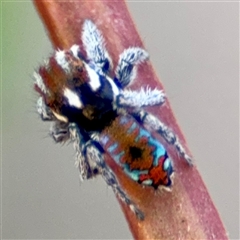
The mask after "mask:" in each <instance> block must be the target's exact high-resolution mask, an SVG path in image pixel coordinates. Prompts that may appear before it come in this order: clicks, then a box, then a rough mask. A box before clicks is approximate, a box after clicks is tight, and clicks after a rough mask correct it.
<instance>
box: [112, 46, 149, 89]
mask: <svg viewBox="0 0 240 240" xmlns="http://www.w3.org/2000/svg"><path fill="white" fill-rule="evenodd" d="M147 59H148V53H147V52H146V51H145V50H144V49H142V48H139V47H131V48H128V49H126V50H124V51H123V53H122V54H121V55H120V57H119V61H118V65H117V67H116V71H115V74H116V77H115V79H114V80H115V82H116V84H117V85H118V86H119V87H121V88H124V87H126V86H127V85H129V84H130V83H131V81H132V80H133V79H134V78H135V76H136V74H137V71H136V65H137V64H140V63H142V62H144V61H145V60H147Z"/></svg>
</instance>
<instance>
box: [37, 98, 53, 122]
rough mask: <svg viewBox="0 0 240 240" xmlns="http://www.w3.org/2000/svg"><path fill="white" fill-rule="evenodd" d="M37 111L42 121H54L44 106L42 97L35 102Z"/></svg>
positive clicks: (50, 112)
mask: <svg viewBox="0 0 240 240" xmlns="http://www.w3.org/2000/svg"><path fill="white" fill-rule="evenodd" d="M37 111H38V113H39V115H40V117H41V118H42V120H43V121H52V120H54V119H55V118H54V115H53V113H52V111H51V109H50V108H49V107H47V106H46V104H45V103H44V100H43V98H42V97H40V98H39V99H38V100H37Z"/></svg>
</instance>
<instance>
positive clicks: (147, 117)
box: [133, 109, 193, 165]
mask: <svg viewBox="0 0 240 240" xmlns="http://www.w3.org/2000/svg"><path fill="white" fill-rule="evenodd" d="M133 115H134V117H135V118H136V120H137V121H139V122H140V123H142V124H143V125H144V126H145V127H146V128H147V129H150V130H151V131H156V132H158V133H159V134H160V135H161V136H162V137H163V138H164V139H165V140H166V141H167V142H168V143H169V144H171V145H173V146H175V148H176V150H177V152H178V153H179V155H180V156H182V157H183V158H184V159H185V160H186V161H187V163H188V164H189V165H192V164H193V161H192V159H191V157H190V156H188V154H187V153H186V150H185V149H184V148H183V146H182V145H181V143H180V142H179V139H178V137H177V136H176V135H175V134H174V132H173V131H172V130H171V129H170V128H169V127H168V126H166V125H165V124H164V123H163V122H162V121H160V120H159V119H158V118H156V117H155V116H153V115H152V114H150V113H148V112H146V111H144V110H142V109H141V110H135V111H134V113H133Z"/></svg>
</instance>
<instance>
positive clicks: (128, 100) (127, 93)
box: [117, 88, 166, 108]
mask: <svg viewBox="0 0 240 240" xmlns="http://www.w3.org/2000/svg"><path fill="white" fill-rule="evenodd" d="M165 98H166V97H165V94H164V93H163V91H161V90H158V89H154V90H151V89H150V88H147V89H144V88H141V90H140V91H131V90H124V91H122V92H121V93H120V94H119V95H118V96H117V106H120V107H134V108H140V107H144V106H153V105H157V104H158V105H161V104H163V103H164V102H165Z"/></svg>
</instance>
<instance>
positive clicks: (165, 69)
mask: <svg viewBox="0 0 240 240" xmlns="http://www.w3.org/2000/svg"><path fill="white" fill-rule="evenodd" d="M128 5H129V8H130V11H131V13H132V15H133V19H134V20H135V22H136V25H137V27H138V29H139V32H140V35H141V36H142V38H143V40H144V42H145V47H146V49H147V50H148V52H149V53H150V57H151V61H152V63H153V65H154V67H155V69H156V71H157V73H158V75H159V76H160V78H161V80H162V82H163V84H164V86H165V89H166V92H167V95H168V97H169V98H170V102H171V104H172V107H173V109H174V112H175V114H176V117H177V119H178V121H179V124H180V126H181V128H182V130H183V132H184V134H185V136H186V139H187V141H188V145H189V147H190V149H191V151H192V153H193V155H194V157H195V159H196V164H197V166H198V168H199V170H200V172H201V173H202V177H203V178H204V181H205V182H206V185H207V187H208V189H209V191H210V194H211V196H212V198H213V200H214V202H215V204H216V207H217V208H218V210H219V213H220V215H221V217H222V220H223V222H224V224H225V226H226V229H227V231H228V233H229V236H230V238H231V239H239V235H238V234H239V139H238V133H239V125H238V123H239V122H238V117H239V108H238V90H239V82H238V80H239V75H238V72H239V66H238V60H239V59H238V57H239V6H238V5H239V4H238V3H236V2H235V3H233V2H232V3H227V2H225V3H224V2H222V3H220V2H208V3H207V2H202V3H200V2H195V3H194V2H172V3H166V2H128ZM1 16H2V17H1V21H2V52H1V55H2V60H1V64H2V78H1V80H2V92H1V94H2V106H1V107H2V149H1V153H2V213H1V214H2V237H3V239H129V238H132V237H131V233H130V232H129V230H128V226H127V224H126V223H125V220H124V217H123V214H122V213H121V210H120V208H119V205H118V203H117V201H116V199H115V197H114V194H113V193H112V190H111V189H109V188H107V186H106V184H105V183H104V182H103V180H102V179H101V178H97V179H94V180H92V181H87V182H84V183H80V181H79V178H78V171H77V170H76V169H75V168H74V156H75V153H74V150H73V148H72V146H71V145H70V146H63V147H62V146H59V145H56V144H54V143H53V141H52V139H51V138H50V137H48V128H49V124H48V123H42V122H41V120H40V119H39V117H38V115H37V113H36V109H35V105H36V99H37V95H36V94H35V93H34V91H33V77H32V73H33V71H34V69H35V68H37V67H38V66H39V64H41V62H42V61H43V59H44V58H46V57H48V56H49V55H50V54H51V52H52V48H51V44H50V42H49V40H48V38H47V35H46V32H45V31H44V28H43V26H42V23H41V21H40V19H39V17H38V15H37V13H36V11H35V9H34V7H33V5H32V3H31V2H30V1H29V2H27V1H24V2H10V1H9V2H7V1H5V2H2V3H1ZM98 17H101V16H96V18H98ZM196 187H198V186H196Z"/></svg>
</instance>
